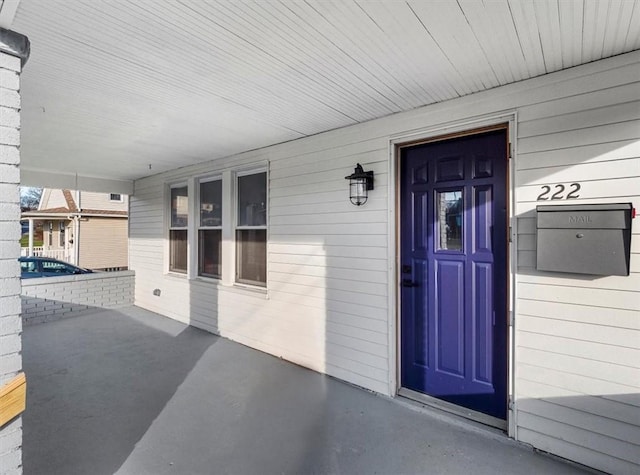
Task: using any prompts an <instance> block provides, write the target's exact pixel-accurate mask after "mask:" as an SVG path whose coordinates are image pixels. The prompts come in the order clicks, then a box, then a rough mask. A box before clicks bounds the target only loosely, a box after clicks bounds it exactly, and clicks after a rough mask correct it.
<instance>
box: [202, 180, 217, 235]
mask: <svg viewBox="0 0 640 475" xmlns="http://www.w3.org/2000/svg"><path fill="white" fill-rule="evenodd" d="M200 226H222V181H221V180H216V181H208V182H206V183H200Z"/></svg>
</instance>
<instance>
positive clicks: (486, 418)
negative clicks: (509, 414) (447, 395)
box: [398, 388, 507, 432]
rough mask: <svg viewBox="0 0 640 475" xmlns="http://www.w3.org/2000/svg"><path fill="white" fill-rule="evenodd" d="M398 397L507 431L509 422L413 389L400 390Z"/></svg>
mask: <svg viewBox="0 0 640 475" xmlns="http://www.w3.org/2000/svg"><path fill="white" fill-rule="evenodd" d="M398 396H402V397H405V398H407V399H411V400H413V401H416V402H419V403H420V404H424V405H425V406H430V407H433V408H435V409H440V410H441V411H446V412H449V413H451V414H455V415H456V416H460V417H464V418H465V419H469V420H472V421H475V422H479V423H481V424H485V425H488V426H491V427H495V428H496V429H500V430H502V431H504V432H506V431H507V421H505V420H503V419H499V418H497V417H493V416H490V415H488V414H484V413H482V412H478V411H473V410H471V409H467V408H466V407H462V406H458V405H457V404H453V403H450V402H447V401H443V400H442V399H438V398H435V397H432V396H427V395H426V394H423V393H420V392H417V391H414V390H412V389H408V388H400V389H398Z"/></svg>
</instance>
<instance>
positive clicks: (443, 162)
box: [400, 129, 507, 419]
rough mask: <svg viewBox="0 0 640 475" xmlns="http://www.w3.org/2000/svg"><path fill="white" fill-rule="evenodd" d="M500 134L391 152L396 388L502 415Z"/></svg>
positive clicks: (503, 153)
mask: <svg viewBox="0 0 640 475" xmlns="http://www.w3.org/2000/svg"><path fill="white" fill-rule="evenodd" d="M506 133H507V132H506V130H505V129H500V130H494V131H491V132H486V133H482V134H477V135H470V136H464V137H460V138H455V139H450V140H443V141H440V142H433V143H427V144H422V145H415V146H410V147H405V148H402V149H401V153H400V179H401V190H400V193H401V197H400V213H401V232H400V234H401V236H400V241H401V249H400V259H401V262H400V280H401V282H400V283H401V333H402V335H401V359H402V362H401V378H402V381H401V383H402V386H403V387H405V388H409V389H412V390H415V391H419V392H422V393H425V394H428V395H430V396H434V397H437V398H440V399H443V400H445V401H449V402H452V403H454V404H457V405H460V406H464V407H467V408H469V409H473V410H475V411H479V412H483V413H485V414H489V415H491V416H494V417H498V418H501V419H505V418H506V410H507V397H506V383H507V345H506V341H507V315H506V313H507V192H506V183H507V179H506V175H507V136H506Z"/></svg>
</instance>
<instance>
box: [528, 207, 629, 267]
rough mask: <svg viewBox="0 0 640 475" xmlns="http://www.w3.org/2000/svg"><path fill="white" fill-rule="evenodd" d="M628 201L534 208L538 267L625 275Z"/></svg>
mask: <svg viewBox="0 0 640 475" xmlns="http://www.w3.org/2000/svg"><path fill="white" fill-rule="evenodd" d="M631 210H632V205H631V203H621V204H592V205H556V206H553V205H545V206H538V207H537V208H536V211H537V215H538V219H537V238H538V239H537V241H538V243H537V262H536V268H537V269H538V270H546V271H554V272H569V273H576V274H592V275H629V258H630V252H631V219H632V217H631Z"/></svg>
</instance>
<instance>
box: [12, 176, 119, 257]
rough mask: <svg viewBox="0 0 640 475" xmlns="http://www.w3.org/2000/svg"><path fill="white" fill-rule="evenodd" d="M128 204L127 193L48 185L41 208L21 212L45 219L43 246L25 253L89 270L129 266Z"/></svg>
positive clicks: (41, 201) (24, 252)
mask: <svg viewBox="0 0 640 475" xmlns="http://www.w3.org/2000/svg"><path fill="white" fill-rule="evenodd" d="M128 207H129V198H128V196H127V195H123V194H119V193H96V192H87V191H79V190H60V189H49V188H45V189H44V190H43V192H42V197H41V198H40V204H39V205H38V209H37V210H35V211H27V212H24V213H22V218H23V219H27V220H30V221H36V220H39V221H42V223H43V232H42V238H43V243H42V247H32V246H31V247H26V248H23V250H22V254H23V255H29V254H30V253H31V254H32V255H36V256H47V257H54V258H56V259H60V260H63V261H66V262H70V263H72V264H75V265H78V266H80V267H86V268H89V269H98V270H122V269H126V268H127V267H128V255H127V232H128V224H127V216H128V211H127V210H128ZM32 229H33V227H32ZM30 249H31V251H30Z"/></svg>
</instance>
